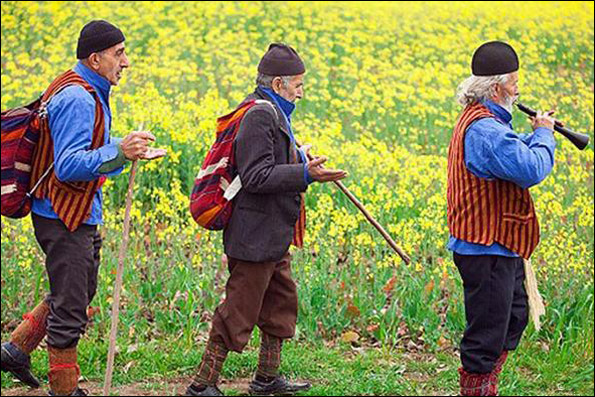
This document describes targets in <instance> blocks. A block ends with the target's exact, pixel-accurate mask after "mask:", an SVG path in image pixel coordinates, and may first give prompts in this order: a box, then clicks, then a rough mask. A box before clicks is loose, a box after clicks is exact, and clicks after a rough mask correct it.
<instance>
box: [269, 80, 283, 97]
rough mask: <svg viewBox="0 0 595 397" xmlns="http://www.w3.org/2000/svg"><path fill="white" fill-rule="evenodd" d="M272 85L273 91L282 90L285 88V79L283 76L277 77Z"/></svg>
mask: <svg viewBox="0 0 595 397" xmlns="http://www.w3.org/2000/svg"><path fill="white" fill-rule="evenodd" d="M271 86H272V88H273V91H275V92H276V93H279V91H281V89H282V88H283V79H282V78H281V77H275V78H274V79H273V82H272V83H271Z"/></svg>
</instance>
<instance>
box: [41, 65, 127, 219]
mask: <svg viewBox="0 0 595 397" xmlns="http://www.w3.org/2000/svg"><path fill="white" fill-rule="evenodd" d="M74 71H75V72H76V73H77V74H79V75H80V76H81V77H82V78H83V79H84V80H85V81H87V82H88V83H89V84H90V85H91V86H92V87H93V88H94V89H95V91H97V93H98V95H99V99H100V101H101V105H102V107H103V112H104V115H105V145H104V146H103V147H101V148H99V149H97V150H89V148H90V147H91V141H92V138H93V126H94V122H95V99H94V98H93V96H92V95H91V94H89V93H88V92H87V91H86V90H85V89H84V88H83V87H81V86H78V85H73V86H70V87H67V88H65V89H63V90H62V91H61V92H59V93H58V94H56V95H55V96H54V97H53V98H52V99H51V101H50V103H49V105H48V107H47V111H48V120H49V127H50V131H51V135H52V140H53V143H54V172H55V173H56V177H57V178H58V179H59V180H60V181H62V182H89V181H92V180H95V179H97V178H99V177H100V176H101V175H102V174H101V173H100V172H99V168H100V167H101V166H102V165H103V164H104V163H107V162H109V161H112V160H114V159H116V157H118V145H119V142H120V140H119V139H115V138H111V137H110V129H111V123H112V113H111V110H110V106H109V94H110V88H111V85H110V82H109V81H108V80H106V79H105V78H103V77H101V76H100V75H98V74H97V73H95V72H94V71H92V70H91V69H89V68H87V67H86V66H85V65H83V64H82V63H80V62H79V63H78V64H77V65H76V66H75V68H74ZM122 170H123V167H120V168H118V169H116V170H115V171H112V172H110V173H108V174H105V176H108V177H110V176H115V175H118V174H120V173H121V172H122ZM102 204H103V194H102V192H101V189H99V190H98V191H97V194H96V195H95V197H94V199H93V206H92V209H91V217H90V218H89V219H88V220H86V221H85V224H87V225H99V224H102V223H103V210H102ZM32 211H33V213H35V214H36V215H39V216H43V217H45V218H49V219H59V218H58V215H56V213H55V211H54V210H53V209H52V204H51V203H50V200H49V199H42V200H40V199H34V200H33V208H32Z"/></svg>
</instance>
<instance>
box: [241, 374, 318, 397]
mask: <svg viewBox="0 0 595 397" xmlns="http://www.w3.org/2000/svg"><path fill="white" fill-rule="evenodd" d="M311 388H312V385H311V384H309V383H293V382H289V381H288V380H287V379H285V378H283V377H281V376H278V377H276V378H275V379H273V380H272V381H270V382H268V383H267V382H263V381H260V380H258V379H254V380H253V381H252V382H251V383H250V388H249V393H250V395H252V396H293V395H294V394H296V393H299V392H302V391H308V390H310V389H311Z"/></svg>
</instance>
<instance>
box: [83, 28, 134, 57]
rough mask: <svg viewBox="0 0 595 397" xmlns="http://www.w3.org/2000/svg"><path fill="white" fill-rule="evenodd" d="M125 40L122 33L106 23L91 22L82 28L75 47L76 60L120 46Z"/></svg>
mask: <svg viewBox="0 0 595 397" xmlns="http://www.w3.org/2000/svg"><path fill="white" fill-rule="evenodd" d="M124 40H126V38H125V37H124V33H122V31H121V30H120V29H118V28H117V27H115V26H114V25H112V24H111V23H109V22H107V21H102V20H99V21H91V22H89V23H88V24H86V25H85V26H84V27H83V30H81V34H80V36H79V41H78V45H77V47H76V57H77V58H78V59H85V58H88V57H89V55H91V54H92V53H94V52H99V51H103V50H105V49H106V48H110V47H112V46H115V45H116V44H120V43H121V42H123V41H124Z"/></svg>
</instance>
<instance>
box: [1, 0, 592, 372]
mask: <svg viewBox="0 0 595 397" xmlns="http://www.w3.org/2000/svg"><path fill="white" fill-rule="evenodd" d="M593 15H594V7H593V2H558V3H542V2H518V3H505V2H503V3H482V2H458V3H447V2H435V3H425V2H424V3H420V2H414V3H401V2H394V3H393V2H380V3H376V2H349V3H342V2H312V3H307V2H287V3H279V2H15V1H3V2H2V28H1V32H2V36H1V38H2V43H1V48H2V100H1V105H2V109H3V110H5V109H7V108H10V107H15V106H17V105H20V104H25V103H28V102H30V101H31V100H33V99H34V98H36V97H37V96H38V95H39V94H40V93H41V92H42V91H43V89H44V88H45V87H46V86H47V85H48V84H49V82H50V81H51V80H52V78H53V77H55V76H57V75H58V74H59V73H61V72H62V71H64V70H66V69H67V68H70V67H72V66H74V64H75V62H76V59H75V58H76V57H75V48H76V39H77V37H78V33H79V31H80V29H81V27H82V26H83V25H84V24H85V23H86V22H88V21H89V20H91V19H99V18H101V19H107V20H110V21H111V22H113V23H114V24H116V25H118V26H119V27H120V28H121V29H122V30H123V31H124V33H125V35H126V38H127V40H126V45H127V51H128V54H129V58H130V61H131V67H130V69H128V70H126V71H125V72H124V78H123V80H122V81H121V83H120V85H119V86H118V87H116V88H115V89H114V90H113V95H112V102H111V106H112V112H113V114H114V121H113V127H112V133H113V134H114V135H116V136H123V135H125V134H126V133H128V132H129V131H132V130H134V129H136V128H138V127H139V126H140V125H144V126H145V128H146V129H150V130H152V131H153V132H154V133H155V134H156V136H157V137H158V144H159V145H160V146H162V147H165V148H167V149H168V151H169V156H168V157H167V158H166V159H164V160H161V161H158V162H154V163H150V164H144V165H142V167H141V168H140V174H139V176H138V179H137V181H138V182H137V187H136V196H135V203H134V210H133V223H134V227H133V236H132V243H131V245H132V246H131V250H130V261H129V266H130V269H129V274H128V278H127V281H126V292H125V294H128V295H127V296H128V300H129V301H134V300H136V299H140V298H139V297H144V298H143V299H144V302H145V303H148V304H152V303H155V304H157V305H158V304H160V303H159V302H157V301H159V300H160V299H165V300H167V299H171V296H173V295H174V294H175V292H176V291H177V290H178V289H180V290H182V292H183V291H184V288H186V287H185V286H187V284H186V283H187V282H188V280H192V284H191V285H192V286H193V287H195V289H194V290H192V289H191V290H190V292H189V293H190V298H189V302H194V303H195V305H197V306H200V307H206V308H212V307H213V306H214V305H215V304H216V303H217V300H218V299H219V297H220V295H219V293H220V292H221V288H222V286H221V285H220V283H221V281H219V282H216V281H217V280H219V279H220V278H221V277H222V275H224V274H225V273H224V269H222V268H221V266H220V257H221V254H222V245H221V241H220V234H219V233H214V232H207V231H205V230H202V229H200V228H199V227H198V226H197V225H195V224H194V223H193V221H192V219H191V217H190V213H189V211H188V206H189V194H190V191H191V188H192V183H193V178H194V176H195V175H196V174H197V173H198V170H199V168H200V165H201V163H202V160H203V158H204V155H205V153H206V151H207V150H208V148H209V147H210V145H211V143H212V142H213V140H214V132H215V121H216V118H217V117H218V116H221V115H223V114H225V113H227V112H228V111H229V110H231V109H233V108H234V107H235V106H236V105H237V104H238V103H239V102H240V101H241V100H242V99H243V98H244V97H245V96H246V95H248V94H249V93H251V92H252V90H253V89H254V88H255V79H256V66H257V64H258V61H259V59H260V57H261V56H262V55H263V54H264V52H265V51H266V49H267V47H268V44H269V43H271V42H274V41H282V42H286V43H288V44H290V45H292V46H293V47H295V48H296V49H297V51H298V52H299V53H300V55H301V56H302V58H303V59H304V61H305V63H306V68H307V75H306V86H305V90H306V93H305V98H304V99H303V100H302V101H301V102H299V103H298V105H297V109H296V112H295V113H294V115H293V122H294V130H295V132H296V135H297V139H298V140H299V141H301V142H303V143H310V144H313V145H314V149H313V152H315V153H316V154H324V155H327V156H328V157H329V158H330V160H329V163H330V166H332V167H336V168H342V169H345V170H347V171H349V173H350V177H349V178H348V179H347V180H346V181H345V184H346V185H347V187H348V188H349V189H350V190H352V192H353V193H354V194H355V195H356V196H357V197H358V198H359V199H360V200H361V201H362V202H363V203H364V205H365V206H366V207H367V208H368V209H369V210H370V212H371V213H373V215H374V216H375V217H377V219H378V220H379V221H380V222H381V223H382V224H383V225H385V227H386V228H387V230H388V231H390V233H391V235H392V236H393V237H394V238H395V240H397V242H398V244H400V245H402V247H403V248H404V250H405V251H407V252H408V253H409V254H410V255H411V256H412V258H413V262H412V264H411V265H410V266H409V267H408V268H407V267H404V266H403V265H402V264H401V262H400V260H399V258H398V256H396V255H395V254H394V253H392V252H391V251H390V249H389V248H388V246H387V245H386V243H385V242H384V240H383V239H382V237H381V236H380V235H379V234H378V233H377V232H376V231H375V229H374V228H373V227H372V226H370V225H369V224H368V223H367V222H366V220H365V218H364V217H363V216H361V215H360V214H359V212H358V211H357V209H356V208H355V207H353V206H352V205H351V203H350V202H349V201H348V200H347V199H346V198H344V197H343V196H342V195H341V193H340V192H339V191H338V190H336V189H334V188H333V186H331V185H328V186H321V185H314V186H312V187H311V188H310V189H309V191H308V194H307V207H308V230H307V239H306V248H305V249H304V250H303V251H302V252H299V253H298V255H297V256H296V261H295V265H294V266H295V272H296V277H297V279H298V281H300V282H301V284H300V293H301V294H302V299H303V300H304V302H305V303H303V305H302V307H301V308H300V313H301V320H300V321H302V322H301V324H300V326H301V327H302V329H303V332H304V333H305V334H306V335H320V336H322V337H325V338H330V337H332V336H334V335H336V334H340V333H342V332H344V331H345V330H346V329H363V331H362V333H363V334H366V331H365V329H366V327H367V326H368V325H370V324H379V325H380V331H376V330H375V331H373V332H370V333H369V334H370V336H372V335H374V336H375V337H376V338H378V339H381V340H389V339H390V338H391V337H392V336H391V335H394V334H395V333H396V329H397V328H398V327H399V322H400V321H401V320H387V318H388V317H383V315H382V313H381V311H380V308H381V307H382V305H383V304H384V303H385V301H386V296H385V294H384V293H383V292H382V291H383V287H385V285H386V283H387V282H388V280H389V279H390V278H391V277H393V276H398V277H399V282H397V285H396V287H395V288H396V290H397V291H401V292H400V293H401V294H408V293H412V294H413V296H416V297H419V298H420V299H427V300H428V302H438V300H439V298H440V296H443V295H441V292H440V290H442V291H444V290H450V291H453V293H454V294H455V297H458V298H457V299H460V291H459V290H460V288H458V287H457V286H458V284H456V283H457V282H458V281H456V280H457V279H458V275H457V272H456V268H454V265H453V263H452V259H451V254H450V253H449V252H448V251H447V250H446V243H447V240H448V229H447V226H446V163H447V161H446V153H447V147H448V143H449V139H450V135H451V132H452V127H453V126H454V123H455V121H456V119H457V116H458V114H459V112H460V110H461V108H460V106H459V105H458V104H457V103H456V101H455V98H454V96H455V92H456V88H457V86H458V84H459V83H460V82H461V81H463V79H465V78H466V77H468V75H469V74H470V66H469V64H470V60H471V56H472V53H473V51H474V50H475V48H477V47H478V46H479V45H480V44H481V43H483V42H485V41H488V40H504V41H507V42H509V43H510V44H511V45H513V47H514V48H515V49H516V50H517V52H518V54H519V57H520V62H521V69H520V91H521V100H522V101H523V102H524V103H526V104H528V105H530V106H532V107H534V108H539V109H543V110H549V109H551V108H556V109H557V110H558V112H557V115H558V116H559V117H560V119H561V120H563V121H565V122H566V124H567V125H568V126H570V127H571V128H573V129H575V130H577V131H579V132H583V133H588V134H589V135H590V136H591V137H593V130H594V114H593V105H594V85H593V84H594V83H593V57H594V56H593V34H594V17H593ZM514 123H515V127H516V130H517V131H519V132H530V125H529V123H528V122H527V120H526V117H525V116H524V115H523V114H521V113H520V112H517V113H516V114H515V115H514ZM557 139H558V143H559V145H558V150H557V152H556V166H555V168H554V171H553V173H552V174H551V175H550V176H549V177H548V178H547V179H546V181H545V182H544V183H543V184H541V185H540V186H538V187H536V188H534V189H533V190H532V192H533V194H534V197H535V200H536V205H537V210H538V214H539V218H540V222H541V228H542V242H541V244H540V246H539V248H538V250H537V252H536V253H535V256H534V259H533V262H534V264H535V265H536V270H537V271H538V276H539V281H540V285H541V286H542V289H543V290H544V295H545V298H546V301H547V302H548V305H549V306H550V307H551V308H556V310H558V311H559V312H565V311H567V310H569V308H570V307H574V306H572V305H573V303H569V302H574V300H573V299H572V297H573V296H576V297H578V296H581V297H584V296H586V297H587V298H586V299H589V293H590V309H589V307H588V305H587V308H586V309H585V310H586V311H585V312H584V313H585V316H586V317H588V316H589V315H590V320H585V321H586V322H585V323H584V326H583V328H585V329H584V330H583V331H584V333H582V332H581V333H580V335H582V336H580V338H579V336H577V338H579V339H580V345H582V347H579V345H577V346H576V347H575V348H573V349H575V350H573V352H575V353H576V354H582V355H585V354H586V356H585V357H586V358H588V359H590V360H591V363H592V358H593V305H592V304H593V295H592V291H593V277H594V266H593V260H594V256H593V247H594V239H593V234H594V233H593V230H594V228H593V219H594V214H593V204H594V173H593V160H594V157H593V144H592V143H591V144H590V145H589V147H588V148H587V149H586V150H585V151H578V150H576V148H574V147H573V146H572V145H571V144H570V143H568V142H566V141H565V139H564V138H563V137H561V136H559V135H558V136H557ZM126 175H127V174H125V175H124V176H122V177H119V178H117V179H114V180H111V181H109V182H108V183H107V184H106V186H105V192H106V205H107V208H108V210H107V211H106V224H105V228H104V234H105V236H106V237H107V239H106V242H105V252H104V257H105V258H106V260H105V262H106V266H107V268H108V269H113V266H114V263H115V260H116V259H115V258H116V256H117V249H118V247H119V243H120V241H121V240H120V237H119V236H120V233H121V228H122V217H123V206H124V195H125V191H126V185H127V176H126ZM35 245H36V244H35V241H34V238H33V236H32V227H31V225H30V221H29V220H25V221H21V222H14V221H6V220H5V219H3V220H2V323H3V324H4V323H5V320H7V318H8V317H7V316H9V315H12V316H14V315H15V314H16V313H20V312H21V311H22V310H23V309H25V304H24V302H23V301H20V300H19V299H17V297H16V294H17V291H19V289H20V288H22V287H23V286H36V287H35V288H36V291H40V288H41V287H39V284H37V283H38V278H41V279H43V276H42V273H39V270H36V269H40V268H41V267H40V266H39V262H40V260H41V255H40V253H39V252H37V251H36V250H34V249H32V248H31V247H34V246H35ZM162 276H163V280H159V282H155V278H154V277H162ZM113 278H114V276H113V274H111V272H108V271H105V272H103V273H102V282H104V284H105V285H104V286H103V287H102V288H103V289H102V292H101V293H100V295H99V296H98V299H100V300H101V299H104V301H103V302H109V296H110V291H111V289H110V288H111V287H108V286H111V285H112V283H113ZM17 279H18V281H17ZM214 280H215V281H214ZM415 280H418V281H415ZM420 280H421V281H420ZM434 281H435V284H430V282H432V283H433V282H434ZM408 282H410V283H411V285H410V286H408V284H407V283H408ZM416 283H419V284H416ZM345 284H346V286H345ZM413 285H415V286H413ZM434 285H435V288H434ZM19 286H20V287H19ZM438 286H440V288H439V287H438ZM585 286H586V288H587V290H586V292H585V291H583V288H585ZM345 289H346V290H345ZM205 291H206V292H205ZM411 291H417V292H415V293H413V292H411ZM454 291H459V292H456V293H455V292H454ZM579 291H583V292H579ZM38 293H39V292H38ZM457 294H458V295H457ZM585 294H586V295H585ZM170 295H171V296H170ZM397 295H398V294H397ZM399 296H401V297H402V298H403V299H401V300H400V301H399V302H400V303H396V301H397V299H396V300H395V302H393V303H391V304H392V306H387V307H388V311H389V313H390V312H394V313H393V315H394V316H398V317H399V319H403V318H404V319H405V320H404V321H405V322H406V323H407V324H408V325H409V326H410V327H411V328H413V327H415V329H418V327H426V331H425V332H427V333H428V336H427V338H426V342H427V343H428V344H430V345H432V344H434V346H436V343H437V341H438V340H439V338H440V336H441V335H442V334H441V333H440V332H434V331H430V328H432V327H433V326H435V327H434V328H436V329H439V328H446V329H448V330H450V331H453V333H452V334H451V335H454V337H453V339H454V340H456V335H458V334H457V332H459V331H461V327H462V326H463V324H462V321H463V320H462V318H463V317H462V312H461V310H462V303H461V302H460V300H455V302H454V303H453V305H452V306H451V307H450V309H449V310H450V311H449V316H454V317H453V318H454V319H456V321H453V322H450V321H448V320H447V321H446V323H444V322H442V323H441V322H440V318H441V317H439V313H438V312H439V311H440V310H441V309H440V307H438V306H433V303H432V304H430V305H427V307H425V308H423V310H422V308H418V309H419V311H418V309H415V310H413V309H411V308H410V307H409V306H407V304H406V303H403V300H404V297H405V296H406V295H399ZM577 299H578V298H577ZM581 299H582V298H581ZM153 300H154V301H153ZM161 303H163V302H161ZM128 304H129V305H134V303H128ZM163 304H165V303H163ZM101 305H105V306H107V304H106V303H101ZM139 305H140V304H139ZM189 305H190V304H189ZM350 305H351V306H356V307H357V308H358V310H359V317H357V318H353V317H350V316H349V313H346V312H345V310H346V308H349V307H351V306H350ZM387 305H388V303H387ZM436 305H438V303H436ZM408 308H409V309H411V310H409V309H408ZM185 310H190V308H186V309H185ZM192 310H193V309H192ZM192 310H190V312H191V311H192ZM589 310H590V311H589ZM426 311H427V312H428V313H434V314H431V316H434V317H431V318H434V319H435V321H434V320H432V321H434V323H426V322H424V321H422V320H421V317H424V316H426V315H427V313H426ZM385 312H386V310H385ZM552 312H553V311H552ZM552 312H550V313H552ZM183 313H186V312H185V311H183ZM395 313H396V314H395ZM424 313H426V314H424ZM589 313H590V314H589ZM558 314H559V313H558ZM428 315H429V314H428ZM131 316H132V315H131ZM320 317H324V319H323V320H321V324H322V325H319V324H317V319H319V318H320ZM181 318H184V316H183V315H181ZM449 318H450V317H449ZM558 320H559V321H562V320H560V318H559V317H555V318H554V317H551V318H550V321H549V323H548V322H547V321H546V323H547V324H546V330H545V331H543V332H545V333H546V334H547V335H548V336H550V337H551V338H552V339H555V338H556V336H555V332H556V330H557V328H556V327H557V325H556V324H557V323H556V322H557V321H558ZM162 321H164V323H166V324H168V326H171V327H173V329H175V330H178V325H175V323H176V322H175V320H174V319H173V318H171V319H164V320H162ZM196 321H198V320H196ZM194 324H197V323H194ZM432 324H434V325H432ZM452 324H456V325H452ZM164 327H166V326H164ZM179 327H182V328H183V325H181V326H179ZM205 327H206V324H204V325H201V326H200V327H198V326H197V329H196V330H190V331H188V334H184V335H185V337H187V338H188V339H191V338H194V337H196V335H197V334H198V333H199V332H203V333H204V332H205ZM548 327H549V328H548ZM3 329H4V328H3ZM183 329H185V328H183ZM374 329H375V328H374ZM185 332H186V331H185ZM378 332H381V333H380V334H379V333H378ZM589 333H590V337H589V336H588V335H589ZM585 338H586V339H585ZM577 343H578V342H577ZM585 344H586V345H587V347H590V349H586V350H587V351H589V352H587V353H585V351H584V347H585ZM591 376H592V373H591Z"/></svg>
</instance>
